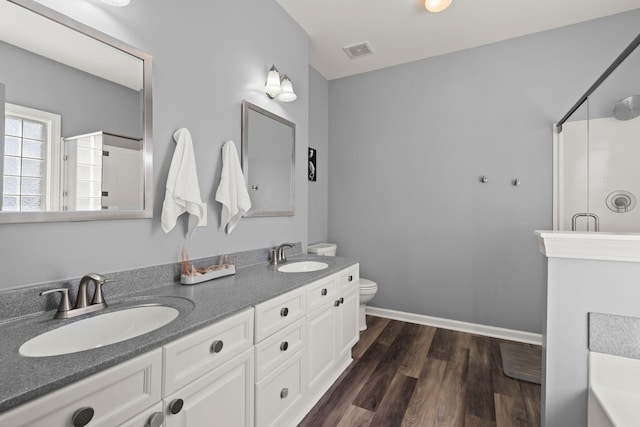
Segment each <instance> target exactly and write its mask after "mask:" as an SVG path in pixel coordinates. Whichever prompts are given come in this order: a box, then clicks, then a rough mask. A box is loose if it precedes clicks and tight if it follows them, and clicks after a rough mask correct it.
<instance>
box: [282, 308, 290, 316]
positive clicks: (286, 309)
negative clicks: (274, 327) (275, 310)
mask: <svg viewBox="0 0 640 427" xmlns="http://www.w3.org/2000/svg"><path fill="white" fill-rule="evenodd" d="M288 315H289V309H288V308H287V307H285V308H283V309H282V310H280V316H282V317H287V316H288Z"/></svg>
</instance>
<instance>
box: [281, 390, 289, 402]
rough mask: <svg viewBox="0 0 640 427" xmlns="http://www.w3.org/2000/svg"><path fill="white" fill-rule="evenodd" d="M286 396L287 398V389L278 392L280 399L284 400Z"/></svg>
mask: <svg viewBox="0 0 640 427" xmlns="http://www.w3.org/2000/svg"><path fill="white" fill-rule="evenodd" d="M287 396H289V389H288V388H283V389H282V391H281V392H280V399H286V398H287Z"/></svg>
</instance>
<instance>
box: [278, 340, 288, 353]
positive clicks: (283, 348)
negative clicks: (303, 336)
mask: <svg viewBox="0 0 640 427" xmlns="http://www.w3.org/2000/svg"><path fill="white" fill-rule="evenodd" d="M288 348H289V343H288V342H287V341H283V342H282V344H280V351H287V349H288Z"/></svg>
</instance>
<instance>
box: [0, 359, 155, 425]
mask: <svg viewBox="0 0 640 427" xmlns="http://www.w3.org/2000/svg"><path fill="white" fill-rule="evenodd" d="M161 387H162V350H161V349H157V350H154V351H152V352H149V353H146V354H143V355H142V356H138V357H136V358H135V359H131V360H129V361H127V362H124V363H122V364H120V365H117V366H114V367H112V368H109V369H107V370H105V371H102V372H100V373H97V374H95V375H93V376H91V377H89V378H85V379H84V380H80V381H78V382H76V383H74V384H71V385H69V386H67V387H64V388H62V389H60V390H58V391H55V392H53V393H50V394H47V395H45V396H43V397H41V398H39V399H36V400H34V401H32V402H29V403H27V404H24V405H22V406H20V407H18V408H16V409H14V410H12V411H9V412H6V413H4V414H2V415H0V426H11V427H22V426H29V427H67V426H71V425H73V424H72V421H71V420H72V418H73V416H74V414H75V413H76V412H77V411H79V410H80V409H82V408H91V409H92V410H93V412H94V414H93V418H92V419H91V424H90V425H91V426H92V427H113V426H117V425H120V424H122V423H124V422H126V421H127V420H129V419H131V418H132V417H133V416H135V415H136V414H138V413H140V412H142V411H144V410H145V409H147V408H149V407H150V406H152V405H154V404H155V403H157V402H159V401H160V399H161Z"/></svg>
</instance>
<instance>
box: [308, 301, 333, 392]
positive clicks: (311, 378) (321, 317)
mask: <svg viewBox="0 0 640 427" xmlns="http://www.w3.org/2000/svg"><path fill="white" fill-rule="evenodd" d="M335 313H336V311H335V309H334V304H333V302H330V303H328V304H325V305H324V306H322V307H321V308H319V309H318V310H316V311H314V312H313V313H311V314H308V315H307V372H308V374H307V384H308V387H309V388H313V387H315V386H316V385H317V384H318V383H319V382H320V383H321V382H324V381H325V380H326V379H325V378H324V374H325V373H326V372H328V371H329V370H330V369H331V368H333V364H334V362H335V354H336V338H335V336H336V322H335Z"/></svg>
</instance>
